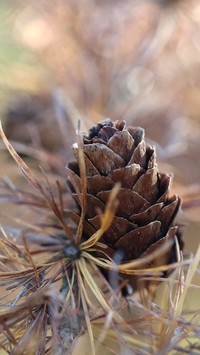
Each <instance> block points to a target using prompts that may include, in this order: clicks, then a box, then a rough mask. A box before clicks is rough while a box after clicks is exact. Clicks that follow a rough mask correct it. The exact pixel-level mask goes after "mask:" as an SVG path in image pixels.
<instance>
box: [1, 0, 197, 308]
mask: <svg viewBox="0 0 200 355" xmlns="http://www.w3.org/2000/svg"><path fill="white" fill-rule="evenodd" d="M0 114H1V119H2V121H3V125H4V128H5V130H6V134H7V136H8V137H9V139H10V140H11V141H12V142H14V146H15V147H16V149H17V150H18V152H19V153H21V154H23V156H24V157H25V159H29V161H30V164H33V165H34V164H35V163H36V166H38V160H39V161H40V160H41V161H42V163H41V164H43V165H45V169H47V170H48V169H49V170H51V171H52V169H53V168H55V164H54V162H55V160H54V158H55V159H56V157H59V158H57V160H58V161H59V162H60V165H62V164H63V166H65V164H66V162H67V161H69V160H70V159H71V158H72V153H71V149H70V147H71V145H72V143H73V142H74V141H75V139H76V138H75V128H76V125H77V121H78V119H80V120H81V129H82V130H83V131H86V130H87V129H88V128H89V127H90V126H91V125H92V124H94V123H95V122H98V121H99V120H102V119H104V118H105V117H110V118H111V119H113V120H123V119H124V120H126V121H127V124H131V125H139V126H142V127H144V128H145V130H146V136H147V139H148V141H149V142H150V143H151V144H153V145H156V146H157V154H158V160H159V164H160V170H162V171H164V172H170V173H173V174H174V187H173V190H174V191H175V192H176V193H177V194H179V195H181V197H182V201H183V210H184V218H185V219H186V221H187V224H188V226H187V229H186V232H185V236H186V238H185V239H186V250H187V252H195V251H196V249H197V246H198V244H199V240H200V238H199V227H200V2H199V0H185V1H184V0H180V1H178V0H146V1H144V0H134V1H129V0H123V1H120V0H101V1H98V0H40V1H38V2H35V1H31V0H26V1H25V0H24V1H20V0H6V1H3V0H1V1H0ZM1 148H2V149H3V145H1ZM41 152H43V155H42V153H41ZM44 153H45V154H46V155H44ZM49 153H50V154H49ZM58 153H59V155H58ZM44 156H45V158H44ZM13 165H14V164H11V160H10V158H9V157H8V154H4V153H3V150H1V166H0V174H1V175H5V174H6V175H8V176H9V178H11V177H13V179H14V181H15V182H16V181H17V179H19V173H18V175H17V173H16V171H17V168H16V167H15V166H13ZM55 169H56V168H55ZM58 171H59V169H57V171H56V172H57V173H58ZM63 174H64V173H63ZM63 176H65V174H64V175H63ZM182 218H183V217H182ZM192 297H194V296H193V291H191V298H190V301H191V300H192ZM191 303H192V302H191Z"/></svg>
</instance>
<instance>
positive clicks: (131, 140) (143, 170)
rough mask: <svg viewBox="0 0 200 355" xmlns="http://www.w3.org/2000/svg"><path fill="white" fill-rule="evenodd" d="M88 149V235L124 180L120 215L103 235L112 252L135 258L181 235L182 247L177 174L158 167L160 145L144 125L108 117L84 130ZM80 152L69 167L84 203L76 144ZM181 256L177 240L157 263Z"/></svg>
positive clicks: (86, 157)
mask: <svg viewBox="0 0 200 355" xmlns="http://www.w3.org/2000/svg"><path fill="white" fill-rule="evenodd" d="M83 151H84V156H85V164H86V175H87V201H86V206H87V207H86V217H85V225H84V238H88V237H89V236H91V235H92V234H93V233H94V232H95V231H96V230H97V229H99V228H100V224H101V223H100V218H99V216H98V213H97V210H98V209H101V210H102V211H104V210H105V204H106V202H107V201H108V197H109V194H110V191H111V189H112V188H113V186H114V184H115V183H116V182H120V184H121V188H120V190H119V194H118V200H119V205H118V208H117V211H116V216H115V218H114V220H113V223H112V225H111V227H110V228H109V229H108V230H107V232H106V233H105V234H104V236H103V237H102V239H101V240H100V241H101V242H102V243H104V244H105V245H106V247H107V252H108V254H109V255H111V254H112V253H113V255H114V254H115V253H116V252H117V251H118V250H123V255H124V259H123V261H130V260H133V259H137V258H140V257H141V256H144V255H147V254H150V253H152V252H153V251H155V250H156V249H157V248H158V247H160V246H161V245H162V244H163V243H166V241H167V240H169V239H172V240H174V238H175V236H176V235H177V237H178V240H179V244H180V248H181V249H182V247H183V242H182V239H181V234H180V233H179V232H177V229H178V228H177V226H174V219H175V217H176V215H177V213H178V211H179V206H180V199H179V197H177V196H172V197H169V191H170V183H171V177H170V176H169V175H167V174H161V173H159V172H158V169H157V164H156V154H155V148H152V147H150V146H148V145H147V144H146V143H145V141H144V130H143V129H142V128H140V127H129V128H126V123H125V122H124V121H122V122H119V121H116V122H114V123H113V122H112V121H110V120H109V119H107V120H105V121H102V122H101V123H98V124H97V125H96V126H93V127H92V128H91V129H90V130H89V132H88V134H87V135H83ZM74 154H75V157H76V161H74V162H72V163H69V166H68V168H69V169H68V171H69V177H70V176H71V188H72V190H73V191H74V198H75V200H76V202H77V204H78V205H79V206H80V201H79V198H78V195H77V193H75V190H76V192H77V187H78V189H79V190H81V187H80V178H79V166H78V152H77V148H76V146H74ZM74 181H75V182H76V183H75V184H74V185H76V187H75V186H73V182H74ZM70 216H71V218H72V219H73V220H74V221H75V222H76V223H78V220H79V216H78V214H76V213H74V212H71V213H70ZM105 250H106V249H105ZM176 258H177V257H176V250H175V242H174V243H173V245H171V244H170V247H169V248H168V249H167V251H166V252H165V253H164V254H162V256H161V257H159V258H158V257H157V258H156V259H155V260H153V263H151V266H152V265H157V266H158V265H165V264H169V263H171V262H174V261H176ZM133 284H134V286H135V282H133Z"/></svg>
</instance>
